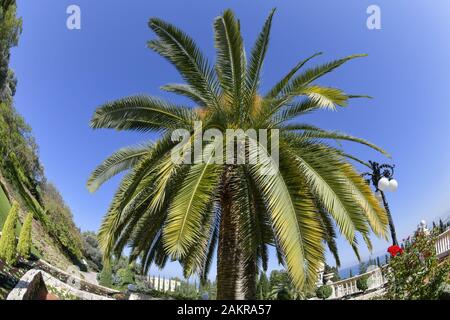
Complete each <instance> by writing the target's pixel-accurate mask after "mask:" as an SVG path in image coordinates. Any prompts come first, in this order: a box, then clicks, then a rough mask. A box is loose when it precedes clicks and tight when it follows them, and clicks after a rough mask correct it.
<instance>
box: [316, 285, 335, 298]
mask: <svg viewBox="0 0 450 320" xmlns="http://www.w3.org/2000/svg"><path fill="white" fill-rule="evenodd" d="M332 293H333V289H331V287H330V286H327V285H324V286H320V287H319V288H317V290H316V295H317V298H319V299H322V300H326V299H328V298H329V297H330V296H331V294H332Z"/></svg>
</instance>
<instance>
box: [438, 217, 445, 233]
mask: <svg viewBox="0 0 450 320" xmlns="http://www.w3.org/2000/svg"><path fill="white" fill-rule="evenodd" d="M444 231H445V226H444V223H443V222H442V219H439V232H440V233H442V232H444Z"/></svg>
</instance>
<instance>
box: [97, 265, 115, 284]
mask: <svg viewBox="0 0 450 320" xmlns="http://www.w3.org/2000/svg"><path fill="white" fill-rule="evenodd" d="M112 282H113V281H112V269H111V266H110V265H109V264H105V265H104V266H103V270H102V272H101V273H100V280H99V284H100V285H102V286H105V287H108V288H111V287H112V285H113V283H112Z"/></svg>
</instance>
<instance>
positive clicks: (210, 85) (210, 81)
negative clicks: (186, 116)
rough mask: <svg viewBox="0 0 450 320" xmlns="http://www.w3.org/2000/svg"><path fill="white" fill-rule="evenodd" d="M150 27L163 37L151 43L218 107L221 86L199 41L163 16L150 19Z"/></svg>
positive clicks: (201, 93)
mask: <svg viewBox="0 0 450 320" xmlns="http://www.w3.org/2000/svg"><path fill="white" fill-rule="evenodd" d="M149 27H150V28H151V29H152V30H153V31H154V32H155V33H156V34H157V35H158V37H159V38H158V40H152V41H149V43H148V46H149V47H150V48H151V49H153V50H154V51H156V52H158V53H159V54H160V55H162V56H163V57H165V58H166V59H167V60H168V61H169V62H171V63H172V64H173V65H174V66H175V67H176V68H177V70H178V72H180V74H181V76H182V77H183V79H184V80H185V81H186V82H187V83H188V84H189V85H190V86H191V87H192V88H193V89H195V90H196V91H197V92H198V93H199V94H200V95H201V96H202V97H203V100H205V101H208V106H211V107H214V108H217V109H218V108H219V104H218V100H217V97H218V96H219V90H218V89H219V88H218V83H217V80H216V77H215V75H214V72H213V69H211V67H210V66H209V63H208V61H207V59H206V58H205V57H204V56H203V54H202V53H201V51H200V49H199V48H198V47H197V45H196V44H195V41H194V40H193V39H192V38H191V37H190V36H188V35H187V34H186V33H184V32H183V31H182V30H180V29H179V28H177V27H175V26H174V25H172V24H170V23H167V22H165V21H163V20H161V19H157V18H152V19H150V22H149Z"/></svg>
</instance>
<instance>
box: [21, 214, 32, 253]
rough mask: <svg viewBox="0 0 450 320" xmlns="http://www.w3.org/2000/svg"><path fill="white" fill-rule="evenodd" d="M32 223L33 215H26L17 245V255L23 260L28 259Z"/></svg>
mask: <svg viewBox="0 0 450 320" xmlns="http://www.w3.org/2000/svg"><path fill="white" fill-rule="evenodd" d="M32 222H33V213H31V212H30V213H28V215H27V217H26V218H25V221H24V223H23V226H22V230H21V231H20V235H19V244H18V245H17V253H18V254H19V255H20V256H21V257H23V258H25V259H29V258H30V251H31V225H32Z"/></svg>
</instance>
